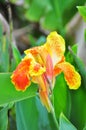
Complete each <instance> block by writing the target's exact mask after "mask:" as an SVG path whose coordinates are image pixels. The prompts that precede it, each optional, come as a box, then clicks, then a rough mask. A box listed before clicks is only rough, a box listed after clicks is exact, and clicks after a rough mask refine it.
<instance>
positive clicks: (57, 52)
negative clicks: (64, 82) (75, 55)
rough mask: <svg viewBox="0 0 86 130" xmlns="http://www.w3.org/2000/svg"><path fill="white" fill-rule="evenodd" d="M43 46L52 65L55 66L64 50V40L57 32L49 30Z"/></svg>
mask: <svg viewBox="0 0 86 130" xmlns="http://www.w3.org/2000/svg"><path fill="white" fill-rule="evenodd" d="M44 46H45V48H46V49H47V51H48V53H49V54H50V56H51V57H52V61H53V65H54V66H55V65H56V63H58V62H59V61H60V60H61V59H62V56H63V55H64V52H65V41H64V39H63V38H62V37H61V36H60V35H59V34H58V33H57V32H51V33H50V34H49V35H48V37H47V42H46V43H45V45H44Z"/></svg>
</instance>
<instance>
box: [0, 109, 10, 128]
mask: <svg viewBox="0 0 86 130" xmlns="http://www.w3.org/2000/svg"><path fill="white" fill-rule="evenodd" d="M7 112H8V107H4V108H2V109H1V110H0V130H7V124H8V113H7Z"/></svg>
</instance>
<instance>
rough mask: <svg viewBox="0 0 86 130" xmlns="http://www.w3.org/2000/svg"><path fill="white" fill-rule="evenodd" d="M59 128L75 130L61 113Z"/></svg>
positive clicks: (61, 129) (60, 129)
mask: <svg viewBox="0 0 86 130" xmlns="http://www.w3.org/2000/svg"><path fill="white" fill-rule="evenodd" d="M59 123H60V127H59V130H77V129H76V128H75V126H74V125H72V124H71V122H70V121H69V120H68V119H67V118H66V117H65V116H64V115H63V114H62V113H61V115H60V120H59Z"/></svg>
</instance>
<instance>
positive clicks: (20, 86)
mask: <svg viewBox="0 0 86 130" xmlns="http://www.w3.org/2000/svg"><path fill="white" fill-rule="evenodd" d="M30 62H31V61H30V59H24V60H22V61H21V62H20V64H19V65H18V67H17V68H16V70H15V71H14V72H13V74H12V76H11V81H12V83H13V84H14V85H15V88H16V89H17V90H22V91H25V90H26V88H27V87H28V86H30V83H31V81H30V77H29V73H28V70H29V66H30Z"/></svg>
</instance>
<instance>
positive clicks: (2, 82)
mask: <svg viewBox="0 0 86 130" xmlns="http://www.w3.org/2000/svg"><path fill="white" fill-rule="evenodd" d="M10 76H11V73H0V105H4V104H6V103H10V102H17V101H20V100H23V99H25V98H30V97H33V96H35V95H36V91H37V86H36V84H31V86H30V87H29V88H27V90H26V91H25V92H21V91H17V90H16V89H15V87H14V85H13V84H12V83H11V78H10Z"/></svg>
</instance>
